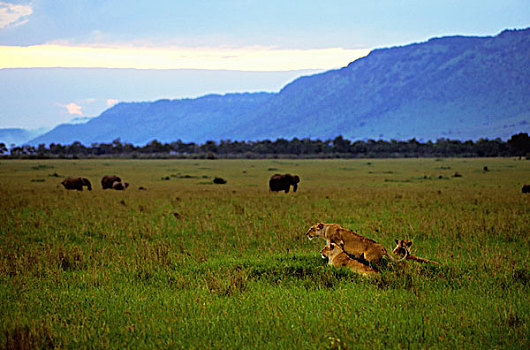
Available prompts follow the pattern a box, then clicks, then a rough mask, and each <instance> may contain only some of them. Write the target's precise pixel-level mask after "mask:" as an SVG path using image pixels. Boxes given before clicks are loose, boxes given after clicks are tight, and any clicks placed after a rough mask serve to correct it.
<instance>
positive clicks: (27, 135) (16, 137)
mask: <svg viewBox="0 0 530 350" xmlns="http://www.w3.org/2000/svg"><path fill="white" fill-rule="evenodd" d="M43 132H44V130H42V129H39V130H25V129H18V128H12V129H0V143H4V144H5V145H6V146H8V147H9V146H10V145H12V144H15V145H21V144H24V143H26V142H28V141H30V140H31V139H33V138H35V137H36V136H38V135H39V134H41V133H43Z"/></svg>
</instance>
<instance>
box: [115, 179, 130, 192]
mask: <svg viewBox="0 0 530 350" xmlns="http://www.w3.org/2000/svg"><path fill="white" fill-rule="evenodd" d="M127 187H129V183H127V182H121V181H116V182H114V183H113V184H112V189H113V190H118V191H123V190H125V189H126V188H127Z"/></svg>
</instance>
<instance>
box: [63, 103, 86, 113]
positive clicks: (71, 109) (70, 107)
mask: <svg viewBox="0 0 530 350" xmlns="http://www.w3.org/2000/svg"><path fill="white" fill-rule="evenodd" d="M63 107H65V108H66V110H67V111H68V114H75V115H80V116H83V111H82V110H81V109H82V108H83V107H81V106H80V105H78V104H75V103H73V102H70V103H69V104H67V105H65V106H63Z"/></svg>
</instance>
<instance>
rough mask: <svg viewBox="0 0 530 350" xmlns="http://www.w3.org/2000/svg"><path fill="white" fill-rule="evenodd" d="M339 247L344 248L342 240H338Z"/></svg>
mask: <svg viewBox="0 0 530 350" xmlns="http://www.w3.org/2000/svg"><path fill="white" fill-rule="evenodd" d="M339 245H340V246H341V248H344V241H343V240H342V239H341V240H340V242H339Z"/></svg>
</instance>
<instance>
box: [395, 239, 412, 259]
mask: <svg viewBox="0 0 530 350" xmlns="http://www.w3.org/2000/svg"><path fill="white" fill-rule="evenodd" d="M395 241H396V244H397V245H396V247H395V248H394V250H393V251H392V253H394V254H395V255H401V256H405V255H407V254H408V255H411V253H410V247H411V246H412V241H411V240H406V239H396V240H395Z"/></svg>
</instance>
